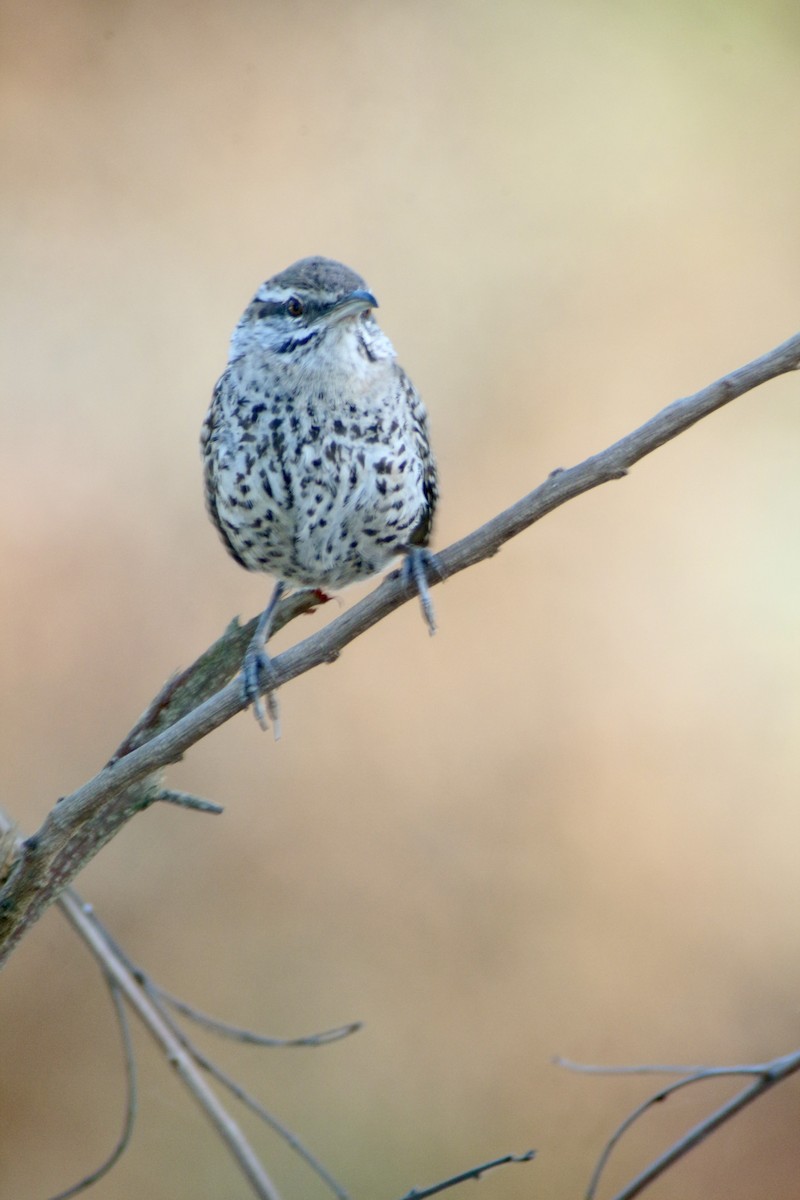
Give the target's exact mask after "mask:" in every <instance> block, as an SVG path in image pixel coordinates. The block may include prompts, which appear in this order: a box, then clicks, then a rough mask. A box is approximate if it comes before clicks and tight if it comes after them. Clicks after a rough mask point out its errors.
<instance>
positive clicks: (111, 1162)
mask: <svg viewBox="0 0 800 1200" xmlns="http://www.w3.org/2000/svg"><path fill="white" fill-rule="evenodd" d="M106 982H107V984H108V990H109V992H110V994H111V999H112V1000H113V1002H114V1008H115V1009H116V1013H117V1022H118V1023H119V1030H120V1035H121V1037H122V1048H123V1052H124V1055H125V1080H126V1089H125V1092H126V1095H125V1120H124V1121H123V1124H122V1132H121V1133H120V1135H119V1138H118V1139H117V1144H116V1145H115V1147H114V1149H113V1150H112V1151H111V1153H110V1154H109V1156H108V1158H107V1159H106V1160H105V1161H104V1162H103V1163H101V1164H100V1166H99V1167H98V1168H97V1169H96V1170H95V1171H92V1172H91V1174H89V1175H86V1176H85V1177H84V1178H83V1179H81V1180H79V1181H78V1183H75V1184H73V1185H72V1187H69V1188H67V1190H66V1191H64V1192H59V1193H58V1195H57V1196H52V1197H51V1200H69V1197H70V1196H77V1195H78V1193H79V1192H83V1191H85V1190H86V1189H87V1188H90V1187H92V1185H93V1184H95V1183H97V1181H98V1180H99V1179H102V1178H103V1176H104V1175H107V1174H108V1172H109V1171H110V1170H111V1168H112V1167H114V1166H115V1165H116V1164H117V1163H118V1162H119V1160H120V1159H121V1158H122V1155H123V1154H124V1153H125V1151H126V1150H127V1149H128V1146H129V1145H130V1140H131V1137H132V1136H133V1127H134V1124H135V1123H136V1108H137V1104H136V1057H135V1055H134V1053H133V1042H132V1040H131V1030H130V1026H129V1024H128V1014H127V1013H126V1012H125V1005H124V1003H123V1000H122V996H121V994H120V990H119V988H118V987H117V985H116V983H115V982H114V980H113V979H111V978H109V977H108V976H106Z"/></svg>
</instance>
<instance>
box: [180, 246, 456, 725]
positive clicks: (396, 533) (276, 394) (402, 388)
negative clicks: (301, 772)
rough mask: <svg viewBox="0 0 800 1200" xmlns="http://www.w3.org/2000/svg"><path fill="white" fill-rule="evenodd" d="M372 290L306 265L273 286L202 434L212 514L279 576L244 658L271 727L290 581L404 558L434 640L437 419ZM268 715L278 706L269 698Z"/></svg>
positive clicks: (335, 582) (254, 311)
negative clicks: (278, 625)
mask: <svg viewBox="0 0 800 1200" xmlns="http://www.w3.org/2000/svg"><path fill="white" fill-rule="evenodd" d="M377 307H378V301H377V300H376V299H375V297H374V296H373V294H372V292H370V291H369V289H368V288H367V286H366V284H365V282H364V280H363V279H362V278H361V277H360V276H359V275H357V274H356V273H355V272H354V271H351V270H350V268H349V267H346V266H344V265H343V264H342V263H339V262H334V261H333V260H332V259H329V258H317V257H315V258H304V259H301V260H300V262H296V263H294V264H293V265H292V266H290V267H287V268H286V270H285V271H281V272H280V273H279V274H278V275H274V276H273V277H272V278H271V279H268V280H267V281H266V283H264V284H262V285H261V287H260V288H259V289H258V291H257V292H256V294H255V296H254V297H253V299H252V300H251V302H250V303H249V304H248V306H247V308H246V309H245V310H244V313H243V314H242V317H241V319H240V321H239V323H238V325H237V326H236V328H235V330H234V332H233V336H232V337H231V342H230V351H229V355H228V366H227V368H226V370H225V372H224V374H223V375H222V376H221V378H220V379H219V381H218V383H217V385H216V387H215V389H214V395H213V398H212V401H211V407H210V408H209V410H208V414H207V416H206V419H205V422H204V424H203V431H202V437H201V445H202V452H203V460H204V468H205V494H206V504H207V506H208V511H209V513H210V515H211V519H212V520H213V522H214V524H215V525H216V527H217V529H218V531H219V533H220V536H221V538H222V540H223V542H224V543H225V546H226V547H227V549H228V550H229V552H230V553H231V554H232V555H233V557H234V558H235V559H236V561H237V562H238V563H240V564H241V565H242V566H243V567H247V568H248V570H251V571H266V572H268V573H269V574H270V575H273V576H274V577H275V579H276V580H277V583H276V585H275V589H274V591H273V593H272V598H271V600H270V602H269V604H268V606H267V608H266V609H265V610H264V613H263V614H262V616H261V619H260V621H259V624H258V628H257V630H256V634H255V636H254V638H253V640H252V642H251V644H250V647H249V648H248V650H247V653H246V655H245V659H244V664H243V686H244V694H245V699H246V700H247V702H248V703H252V704H253V705H254V708H255V713H256V717H257V718H258V720H259V723H260V724H261V725H262V728H265V727H266V717H265V713H264V708H263V704H262V701H261V690H262V688H265V687H266V688H267V690H268V691H269V672H270V661H269V657H268V656H267V654H266V651H265V648H264V647H265V643H266V641H267V640H268V638H269V633H270V624H271V621H272V618H273V615H274V612H275V608H276V606H277V604H278V601H279V600H280V598H281V596H282V594H283V592H284V590H285V588H286V586H287V585H290V586H299V587H313V588H320V589H324V590H327V589H336V588H340V587H343V586H345V585H346V584H348V583H353V582H355V581H356V580H358V579H366V578H368V577H369V576H371V575H374V574H375V573H376V572H378V571H380V570H381V569H382V568H383V567H385V566H386V564H387V563H389V562H390V561H391V560H392V559H393V558H395V557H396V556H397V555H399V554H401V553H403V554H405V555H406V559H405V563H404V568H403V569H404V573H405V574H406V578H407V580H408V583H409V586H411V585H412V584H413V585H414V586H415V587H416V589H417V590H418V592H419V595H420V599H421V601H422V607H423V612H424V615H425V619H426V621H427V623H428V627H429V629H430V632H431V633H433V632H434V628H435V626H434V619H433V608H432V605H431V602H430V596H429V594H428V586H427V585H428V574H429V572H432V573H435V574H436V575H437V576H440V574H441V573H440V571H439V568H438V565H437V562H436V558H435V556H434V555H432V554H431V553H430V552H429V551H428V550H426V549H425V547H426V545H427V542H428V537H429V535H430V531H431V523H432V520H433V514H434V510H435V508H436V500H437V495H438V489H437V478H436V461H435V459H434V457H433V454H432V452H431V447H430V441H429V437H428V419H427V414H426V412H425V408H424V406H423V404H422V401H421V400H420V397H419V395H418V394H417V391H416V389H415V388H414V385H413V384H412V383H411V380H410V379H409V378H408V376H407V375H406V373H405V371H404V370H403V368H402V367H401V366H400V364H399V363H398V361H397V358H396V357H395V352H394V348H393V346H392V344H391V342H390V341H389V339H388V338H387V337H386V335H385V334H384V333H383V331H382V330H381V329H380V327H379V326H378V324H377V322H376V320H375V317H374V316H373V311H374V309H376V308H377ZM269 703H270V711H271V715H273V716H275V715H276V712H277V709H276V706H275V702H274V699H273V697H272V694H271V692H270V694H269Z"/></svg>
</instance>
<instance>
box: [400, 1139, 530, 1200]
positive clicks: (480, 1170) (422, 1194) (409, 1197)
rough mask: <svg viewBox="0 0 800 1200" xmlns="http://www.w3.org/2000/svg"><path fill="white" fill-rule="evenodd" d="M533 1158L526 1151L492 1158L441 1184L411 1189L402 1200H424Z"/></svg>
mask: <svg viewBox="0 0 800 1200" xmlns="http://www.w3.org/2000/svg"><path fill="white" fill-rule="evenodd" d="M535 1157H536V1151H535V1150H526V1151H525V1153H524V1154H504V1155H503V1157H502V1158H493V1159H492V1160H491V1162H485V1163H481V1165H480V1166H479V1167H472V1168H471V1169H470V1170H469V1171H462V1172H461V1173H460V1174H459V1175H451V1176H450V1178H449V1179H443V1180H442V1181H441V1183H434V1184H433V1185H432V1186H431V1187H426V1188H412V1189H411V1191H410V1192H406V1194H405V1196H403V1197H402V1200H426V1197H428V1196H435V1195H436V1193H437V1192H443V1191H445V1189H446V1188H451V1187H455V1186H456V1184H459V1183H465V1182H466V1181H467V1180H468V1179H480V1177H481V1175H485V1173H486V1172H487V1171H493V1170H494V1169H495V1167H504V1166H505V1165H506V1164H507V1163H526V1162H531V1161H532V1160H533V1159H534V1158H535Z"/></svg>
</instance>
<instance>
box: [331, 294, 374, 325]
mask: <svg viewBox="0 0 800 1200" xmlns="http://www.w3.org/2000/svg"><path fill="white" fill-rule="evenodd" d="M377 307H378V301H377V300H376V299H375V297H374V296H373V294H372V292H368V291H365V290H364V289H363V288H359V289H358V290H357V291H355V292H348V293H347V295H346V296H342V298H341V300H337V301H336V303H335V304H333V305H331V307H330V308H329V309H328V317H329V319H330V320H332V321H341V320H343V319H344V318H345V317H351V316H353V315H354V314H355V313H362V312H364V311H365V309H368V308H377Z"/></svg>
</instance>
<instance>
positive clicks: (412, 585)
mask: <svg viewBox="0 0 800 1200" xmlns="http://www.w3.org/2000/svg"><path fill="white" fill-rule="evenodd" d="M402 576H403V582H404V583H405V585H406V587H407V588H408V590H409V592H416V593H417V595H418V596H419V602H420V604H421V605H422V615H423V617H424V618H425V624H426V625H427V626H428V632H429V633H430V634H434V633H436V617H435V615H434V612H433V602H432V600H431V593H430V589H429V588H428V581H429V580H431V581H434V582H436V583H441V582H443V580H444V579H445V577H446V576H445V570H444V567H443V566H442V563H441V559H440V558H439V557H438V556H437V555H436V554H434V553H433V551H432V550H426V548H425V547H424V546H410V547H409V548H408V550H407V551H406V558H405V562H404V563H403V568H402Z"/></svg>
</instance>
